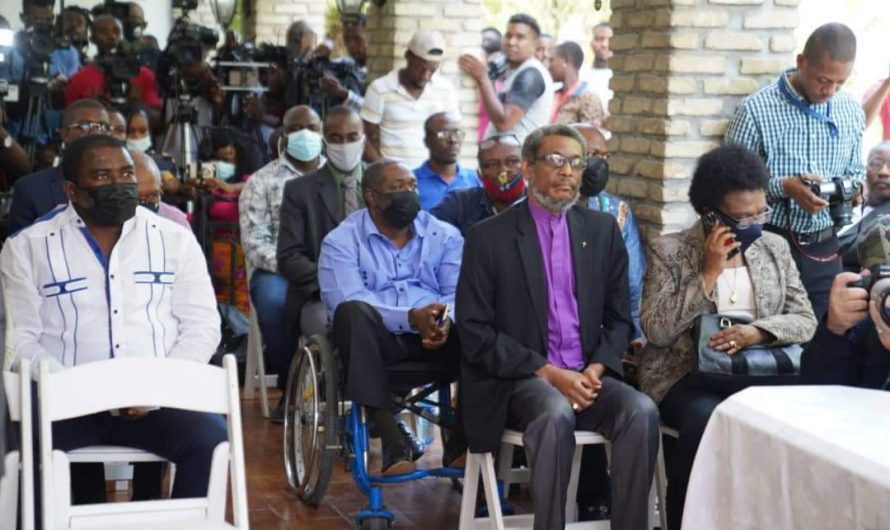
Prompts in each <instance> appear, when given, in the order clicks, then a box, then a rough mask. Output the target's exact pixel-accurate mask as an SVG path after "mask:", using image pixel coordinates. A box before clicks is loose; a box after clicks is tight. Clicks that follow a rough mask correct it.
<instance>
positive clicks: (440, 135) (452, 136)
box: [434, 129, 467, 142]
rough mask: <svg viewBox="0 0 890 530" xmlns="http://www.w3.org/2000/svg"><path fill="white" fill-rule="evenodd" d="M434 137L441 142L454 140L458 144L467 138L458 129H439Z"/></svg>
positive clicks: (465, 134) (464, 133)
mask: <svg viewBox="0 0 890 530" xmlns="http://www.w3.org/2000/svg"><path fill="white" fill-rule="evenodd" d="M434 136H435V137H436V139H437V140H441V141H443V142H445V141H448V140H456V141H458V142H462V141H463V140H464V138H465V137H466V136H467V133H466V132H464V131H462V130H460V129H440V130H438V131H436V132H435V133H434Z"/></svg>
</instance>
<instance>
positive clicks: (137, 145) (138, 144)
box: [127, 136, 151, 153]
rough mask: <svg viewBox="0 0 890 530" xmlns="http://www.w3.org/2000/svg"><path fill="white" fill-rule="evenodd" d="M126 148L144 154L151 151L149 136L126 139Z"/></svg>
mask: <svg viewBox="0 0 890 530" xmlns="http://www.w3.org/2000/svg"><path fill="white" fill-rule="evenodd" d="M127 148H128V149H132V150H133V151H142V152H143V153H145V152H146V151H148V150H149V149H151V136H143V137H142V138H127Z"/></svg>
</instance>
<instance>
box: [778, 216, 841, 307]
mask: <svg viewBox="0 0 890 530" xmlns="http://www.w3.org/2000/svg"><path fill="white" fill-rule="evenodd" d="M765 228H766V230H769V231H770V232H773V233H776V234H779V235H780V236H782V237H784V238H785V239H786V240H787V241H788V246H790V247H791V256H792V257H793V258H794V263H796V264H797V270H798V271H800V279H801V281H802V282H803V286H804V288H805V289H806V290H807V296H808V297H809V299H810V303H811V304H813V312H814V313H815V314H816V320H818V321H821V320H822V317H823V316H824V315H825V312H826V311H828V294H829V293H830V292H831V284H832V283H834V277H835V276H837V275H838V274H840V273H841V271H842V270H843V264H842V263H841V259H840V258H839V257H837V258H835V259H834V260H832V261H829V262H821V261H816V260H813V259H811V258H810V257H808V256H806V255H804V254H808V255H809V256H814V257H820V258H821V257H826V256H831V255H836V254H837V251H838V248H839V245H838V241H837V236H834V237H831V238H829V239H826V240H825V241H821V242H819V243H814V244H812V245H800V248H798V245H799V243H797V242H796V241H798V240H797V238H796V237H794V236H793V235H792V234H790V233H789V232H788V231H786V230H782V229H779V228H777V227H775V226H772V225H767V226H766V227H765Z"/></svg>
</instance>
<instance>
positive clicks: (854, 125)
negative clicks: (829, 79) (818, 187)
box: [724, 69, 865, 233]
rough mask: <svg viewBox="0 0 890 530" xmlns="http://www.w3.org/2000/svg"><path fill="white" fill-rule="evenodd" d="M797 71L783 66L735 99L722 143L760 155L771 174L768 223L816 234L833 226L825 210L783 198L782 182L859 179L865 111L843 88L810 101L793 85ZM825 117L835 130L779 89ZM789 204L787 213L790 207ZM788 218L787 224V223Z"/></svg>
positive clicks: (860, 177) (860, 178)
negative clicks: (774, 78) (800, 177)
mask: <svg viewBox="0 0 890 530" xmlns="http://www.w3.org/2000/svg"><path fill="white" fill-rule="evenodd" d="M794 72H795V70H794V69H791V70H787V71H786V72H785V73H783V74H782V75H781V76H780V77H779V79H778V80H777V81H776V82H775V83H773V84H771V85H768V86H766V87H764V88H762V89H760V90H758V91H757V92H755V93H754V94H752V95H750V96H748V97H746V98H745V99H744V100H742V102H741V103H739V106H738V107H737V108H736V110H735V114H734V115H733V117H732V119H731V120H730V122H729V127H728V128H727V130H726V137H725V138H724V143H725V144H727V145H728V144H736V145H740V146H742V147H745V148H747V149H750V150H751V151H753V152H755V153H757V154H759V155H760V156H761V157H762V158H763V160H764V162H765V163H766V167H767V168H768V169H769V172H770V175H771V178H770V181H769V184H768V185H767V190H766V194H767V198H768V199H769V200H770V202H772V203H774V204H773V216H772V221H771V224H773V225H775V226H777V227H779V228H788V227H789V225H790V228H791V231H793V232H799V233H811V232H818V231H821V230H824V229H826V228H829V227H831V226H832V221H831V216H830V215H829V212H828V208H827V207H826V208H823V209H822V210H821V211H819V212H818V213H816V214H810V213H808V212H806V211H804V210H803V209H802V208H801V207H800V206H799V205H798V204H797V202H796V201H793V200H789V201H786V200H784V199H787V195H786V194H785V191H784V190H783V189H782V180H783V179H786V178H788V177H793V176H796V175H808V174H809V175H819V176H821V177H822V179H823V181H827V180H831V179H832V178H835V177H842V178H846V179H852V180H855V181H857V182H861V181H862V180H863V179H864V178H865V165H864V164H863V162H862V134H863V132H864V130H865V115H864V113H863V111H862V106H861V105H860V104H859V102H858V101H857V100H856V99H855V98H853V97H852V96H851V95H849V94H847V93H846V92H838V93H837V94H835V95H834V97H833V98H831V100H829V101H828V102H826V103H820V104H816V105H811V104H809V103H808V102H807V101H806V100H805V99H804V98H803V97H802V96H801V95H800V94H799V93H798V92H797V91H796V90H795V89H794V86H793V85H792V84H791V82H790V80H789V78H790V76H791V75H793V74H794ZM781 84H784V85H785V87H786V88H787V89H788V90H787V92H788V95H789V96H790V97H792V98H794V99H796V100H798V101H799V102H800V103H802V104H803V105H806V106H808V107H809V108H810V109H812V110H813V111H814V112H815V113H818V114H822V115H824V116H828V117H829V118H830V119H831V121H832V122H834V123H835V124H836V126H837V129H836V130H837V134H836V135H835V134H833V132H832V127H830V126H829V124H828V123H827V122H826V121H823V120H820V119H817V118H815V117H813V116H812V115H811V114H810V113H807V112H804V110H802V109H800V108H798V107H796V106H795V105H794V104H793V103H792V102H791V101H789V99H788V96H786V95H784V94H783V93H782V87H781V86H780V85H781ZM789 205H790V211H789ZM789 216H790V223H789Z"/></svg>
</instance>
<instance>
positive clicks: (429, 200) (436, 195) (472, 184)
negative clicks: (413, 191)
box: [414, 161, 479, 211]
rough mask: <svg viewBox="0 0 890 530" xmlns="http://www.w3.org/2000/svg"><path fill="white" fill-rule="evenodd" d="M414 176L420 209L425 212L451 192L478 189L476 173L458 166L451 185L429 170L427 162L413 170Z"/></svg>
mask: <svg viewBox="0 0 890 530" xmlns="http://www.w3.org/2000/svg"><path fill="white" fill-rule="evenodd" d="M414 176H415V177H417V190H418V193H419V194H420V207H421V208H423V209H424V210H426V211H430V210H432V209H433V208H434V207H435V206H436V205H437V204H439V203H440V202H442V198H443V197H445V194H446V193H448V192H449V191H451V190H460V189H464V188H478V187H479V177H478V176H476V172H475V171H474V170H472V169H466V168H462V167H460V165H458V166H457V173H456V174H455V175H454V180H452V181H451V184H449V183H447V182H445V181H444V180H442V177H440V176H439V174H438V173H436V172H435V171H433V170H432V169H430V166H429V161H427V162H424V163H423V164H421V166H420V167H419V168H417V169H415V170H414Z"/></svg>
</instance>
